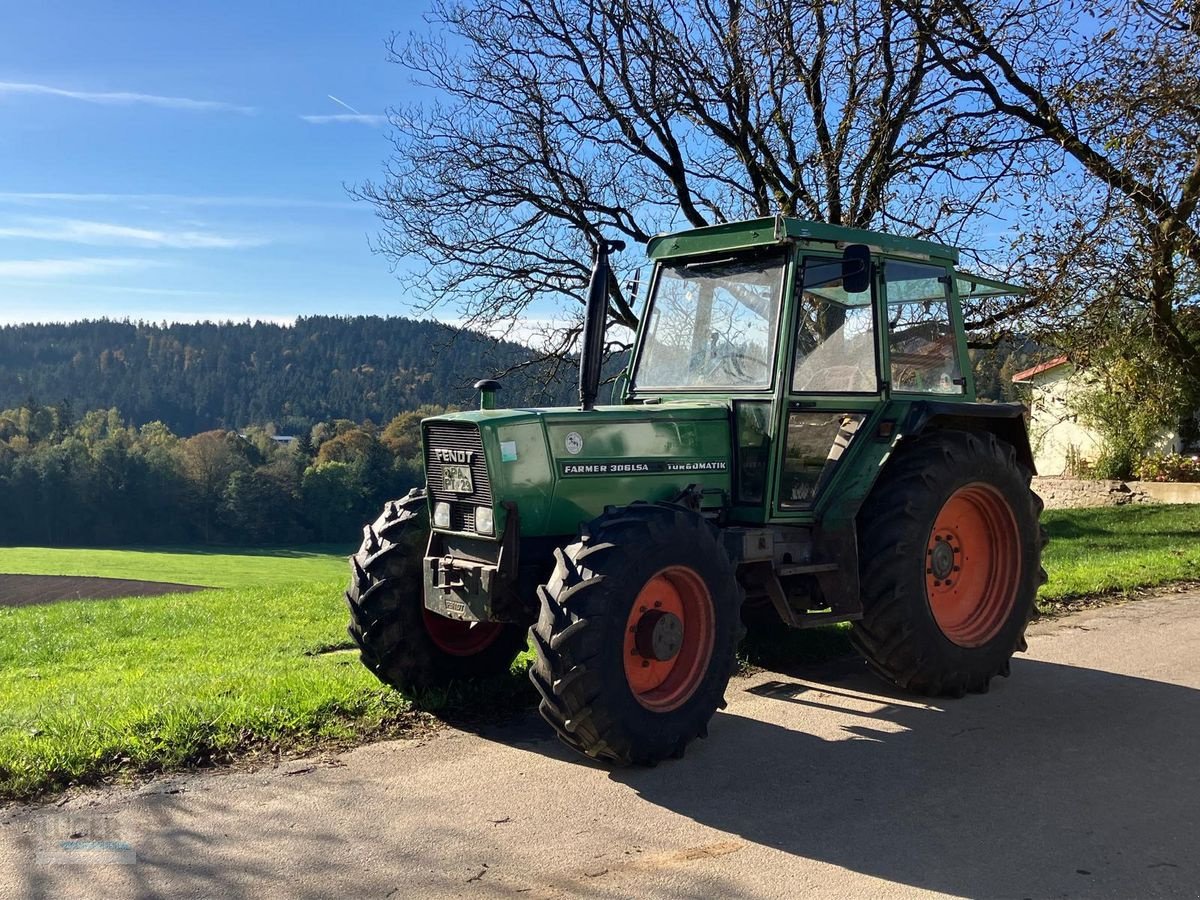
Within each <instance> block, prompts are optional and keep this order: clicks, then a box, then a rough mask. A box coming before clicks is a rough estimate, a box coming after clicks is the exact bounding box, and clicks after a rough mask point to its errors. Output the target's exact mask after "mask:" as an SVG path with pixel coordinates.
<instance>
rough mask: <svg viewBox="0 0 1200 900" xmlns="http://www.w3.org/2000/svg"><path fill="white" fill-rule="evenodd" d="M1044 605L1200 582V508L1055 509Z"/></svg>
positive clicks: (1047, 518)
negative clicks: (1187, 582) (1119, 592)
mask: <svg viewBox="0 0 1200 900" xmlns="http://www.w3.org/2000/svg"><path fill="white" fill-rule="evenodd" d="M1042 521H1043V524H1045V526H1046V530H1047V532H1048V533H1049V535H1050V544H1049V545H1048V546H1047V547H1046V552H1045V558H1044V561H1045V566H1046V571H1047V572H1048V573H1049V575H1050V581H1049V582H1048V583H1047V584H1046V586H1045V587H1043V588H1042V592H1041V595H1040V598H1041V600H1042V602H1043V603H1048V604H1053V602H1055V601H1060V600H1069V599H1072V598H1077V597H1084V596H1089V595H1093V594H1101V593H1111V592H1114V591H1128V590H1132V589H1134V588H1143V587H1153V586H1154V585H1158V584H1165V583H1167V582H1171V581H1193V580H1200V506H1196V505H1179V506H1167V505H1163V506H1152V505H1146V506H1142V505H1137V506H1120V507H1105V508H1102V509H1061V510H1049V511H1047V512H1046V513H1044V514H1043V517H1042Z"/></svg>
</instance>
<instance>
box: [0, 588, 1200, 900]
mask: <svg viewBox="0 0 1200 900" xmlns="http://www.w3.org/2000/svg"><path fill="white" fill-rule="evenodd" d="M729 699H730V705H729V708H728V710H726V711H725V712H723V713H718V714H717V716H716V718H715V719H714V721H713V725H712V728H711V736H710V738H709V739H708V740H707V741H703V742H700V743H699V744H697V745H695V746H694V747H693V748H692V749H691V750H690V751H689V753H688V755H687V758H686V759H684V760H682V761H679V762H672V763H669V764H663V765H661V766H659V767H658V768H656V769H640V770H620V771H611V770H609V769H606V768H602V767H598V766H594V765H591V764H589V763H587V762H586V761H580V760H577V759H575V758H574V757H573V756H571V755H570V754H568V753H567V752H566V751H565V750H562V749H560V747H559V745H558V744H557V743H556V742H555V741H553V740H552V739H550V738H549V736H548V734H547V731H546V729H545V728H544V727H542V726H541V725H540V724H539V723H538V722H537V721H536V720H535V719H530V720H528V721H522V722H519V723H516V724H514V725H510V726H508V727H505V728H503V729H494V730H492V731H489V732H486V733H483V734H468V733H464V732H461V731H455V730H445V731H442V732H439V733H436V734H434V735H433V736H432V737H430V738H427V739H425V740H420V741H416V740H414V741H397V742H389V743H381V744H376V745H373V746H369V747H364V748H361V749H359V750H356V751H354V752H351V753H346V754H343V755H341V756H339V757H336V758H331V759H329V760H325V761H323V762H317V761H311V760H309V761H305V760H299V761H296V760H293V761H291V762H285V763H284V764H283V765H281V766H280V767H279V768H277V769H273V770H266V771H258V772H230V773H224V774H220V773H218V774H199V775H188V776H179V777H173V778H162V779H158V780H155V781H153V782H151V783H150V784H148V785H144V786H142V787H140V788H137V789H132V788H130V789H107V790H100V791H93V792H88V793H85V794H82V795H79V796H76V797H74V798H72V799H71V800H69V801H68V802H66V803H65V804H64V805H61V806H56V805H52V806H48V807H42V808H37V809H30V808H24V807H9V808H7V809H5V810H3V811H0V894H8V895H12V896H22V897H24V896H35V897H42V896H45V897H77V896H78V897H102V898H119V897H134V896H138V897H143V896H170V897H179V898H184V897H222V898H225V897H228V898H240V897H255V898H257V897H269V896H280V897H285V896H286V897H314V898H316V897H330V896H346V897H418V896H420V897H431V896H462V897H496V896H499V897H508V896H517V897H531V898H532V897H558V896H571V897H588V898H591V897H627V896H638V897H648V896H653V897H697V898H698V897H717V896H725V897H803V896H813V897H846V896H856V897H868V896H869V897H909V896H923V895H932V894H950V895H965V896H971V897H1015V898H1024V897H1029V898H1034V897H1037V898H1041V897H1089V898H1090V897H1120V898H1133V897H1137V898H1143V897H1166V896H1170V897H1194V896H1197V893H1198V891H1200V752H1198V751H1200V594H1190V595H1179V596H1175V597H1170V598H1162V599H1156V600H1147V601H1142V602H1138V603H1130V604H1126V605H1122V606H1114V607H1108V608H1104V609H1100V610H1096V611H1091V612H1087V613H1082V614H1078V615H1075V616H1072V617H1069V618H1066V619H1062V620H1057V621H1054V622H1049V623H1042V624H1039V625H1037V626H1035V628H1034V629H1033V633H1032V636H1031V640H1030V652H1029V653H1028V654H1026V655H1023V656H1021V657H1018V661H1017V662H1016V663H1015V664H1014V667H1013V675H1012V678H1010V679H1008V680H1002V681H1000V682H999V683H998V684H997V685H996V686H995V687H994V688H993V690H992V691H991V693H990V694H987V695H985V696H974V697H969V698H966V699H964V700H956V701H945V702H938V703H933V704H930V703H923V702H918V701H914V700H913V699H912V698H907V697H904V696H901V695H899V694H896V693H893V692H890V691H888V690H885V689H882V688H881V685H880V684H879V683H878V682H876V681H875V680H874V679H872V678H871V677H870V676H869V675H868V674H867V673H866V672H864V671H863V669H862V666H861V665H860V664H858V663H857V662H855V661H850V660H845V661H838V662H835V663H833V664H826V665H824V666H822V667H820V669H819V670H817V669H808V670H800V671H796V672H791V673H788V674H777V673H764V674H760V675H757V676H755V677H753V678H749V679H740V680H737V681H735V682H734V683H733V684H732V685H731V686H730V691H729ZM63 842H66V843H65V844H64V843H63Z"/></svg>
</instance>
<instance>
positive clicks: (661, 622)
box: [633, 609, 683, 662]
mask: <svg viewBox="0 0 1200 900" xmlns="http://www.w3.org/2000/svg"><path fill="white" fill-rule="evenodd" d="M633 640H634V646H635V647H636V648H637V652H638V655H639V656H644V657H645V658H646V659H656V660H658V661H659V662H666V661H667V660H669V659H674V658H675V657H676V655H677V654H678V653H679V649H680V648H681V647H682V646H683V620H682V619H680V618H679V616H677V615H675V614H674V613H671V612H667V611H666V610H662V609H651V610H647V611H646V614H645V615H643V616H642V617H641V619H640V620H639V621H638V624H637V631H636V632H635V633H634V638H633Z"/></svg>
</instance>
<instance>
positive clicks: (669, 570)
mask: <svg viewBox="0 0 1200 900" xmlns="http://www.w3.org/2000/svg"><path fill="white" fill-rule="evenodd" d="M620 249H623V245H621V244H620V243H619V242H602V243H601V244H600V246H598V247H597V248H596V252H595V258H594V266H593V270H592V281H591V285H590V287H589V294H588V302H587V311H586V320H585V327H584V337H583V347H582V351H581V357H580V401H581V403H580V407H579V408H578V409H574V408H565V409H497V408H495V405H496V404H495V395H496V391H497V389H498V388H499V384H498V383H497V382H495V381H481V382H479V383H478V384H477V385H476V388H477V389H478V390H479V391H480V393H481V401H480V408H479V409H478V410H476V411H472V412H462V413H454V414H451V415H444V416H438V417H435V418H431V419H427V420H425V422H424V423H423V424H422V428H423V442H424V457H425V477H426V485H427V487H426V490H424V491H420V490H417V491H413V492H412V493H410V494H409V496H408V497H406V498H404V499H402V500H396V501H393V502H391V503H389V504H388V505H387V507H386V508H385V509H384V511H383V513H382V515H380V517H379V518H378V519H377V520H376V521H375V522H374V523H372V524H370V525H368V526H367V527H366V528H365V529H364V539H363V544H362V547H361V549H360V550H359V551H358V553H357V554H355V556H354V557H353V558H352V560H351V568H352V579H351V582H350V587H349V590H348V591H347V599H348V600H349V604H350V615H351V620H350V629H349V630H350V634H351V636H352V637H353V638H354V640H355V642H356V643H357V644H358V646H359V648H360V649H361V651H362V661H363V663H364V664H365V665H366V666H367V667H368V668H369V669H370V670H371V671H372V672H373V673H374V674H375V675H376V676H377V677H378V678H379V679H380V680H381V681H383V682H385V683H386V684H389V685H393V686H395V687H397V688H400V689H402V690H406V691H411V690H414V689H420V688H425V687H430V686H436V685H439V684H445V683H447V682H448V681H450V680H452V679H461V678H470V677H486V676H489V675H496V674H499V673H503V672H506V671H507V670H508V669H509V667H510V665H511V664H512V662H513V659H514V657H515V656H516V655H517V654H518V653H519V652H520V651H522V650H524V649H525V648H526V646H527V641H531V642H532V644H533V647H534V649H535V651H536V660H535V661H534V663H533V665H532V666H531V668H530V671H529V677H530V678H531V679H532V681H533V684H534V685H535V686H536V688H537V690H538V692H539V693H540V695H541V707H540V709H541V713H542V715H543V717H544V718H545V719H546V721H547V722H549V724H550V725H551V726H552V727H553V728H554V730H555V731H556V732H557V733H558V735H559V736H560V737H561V738H562V740H563V741H564V742H566V743H567V744H568V745H570V746H571V747H573V748H575V749H577V750H579V751H581V752H583V753H585V754H587V755H588V756H591V757H593V758H596V759H601V760H608V761H611V762H614V763H618V764H629V763H638V764H653V763H656V762H657V761H659V760H661V759H664V758H667V757H678V756H680V755H682V754H683V752H684V749H685V748H686V747H687V745H688V744H689V742H691V741H692V740H693V739H694V738H696V737H698V736H700V737H703V736H704V735H705V733H706V730H707V726H708V722H709V720H710V719H711V718H712V716H713V714H714V712H715V711H716V710H717V709H718V708H722V707H723V706H724V704H725V700H724V694H725V690H726V687H727V685H728V682H729V678H730V675H731V674H732V672H733V671H734V666H735V650H736V648H737V645H738V642H739V641H740V639H741V637H742V635H743V634H744V633H745V625H744V623H750V624H751V625H752V626H756V627H772V626H774V627H788V628H808V627H811V626H814V625H824V624H828V623H831V622H851V623H853V624H852V629H853V630H852V636H853V642H854V644H855V646H856V647H857V648H858V649H859V650H860V651H861V652H862V654H863V656H864V657H866V660H867V662H868V663H869V664H870V667H871V668H872V669H873V670H874V671H876V672H877V673H879V675H881V676H882V677H883V678H885V679H887V680H888V681H889V682H892V683H894V684H896V685H899V686H900V687H903V688H906V689H908V690H911V691H914V692H917V693H920V694H926V695H934V696H937V695H949V696H962V695H963V694H965V693H967V692H983V691H986V690H987V688H988V684H989V682H990V681H991V679H992V678H994V677H995V676H997V675H1007V674H1008V671H1009V661H1010V659H1011V657H1012V654H1013V653H1014V652H1015V651H1017V650H1023V649H1024V648H1025V640H1024V632H1025V626H1026V623H1027V622H1028V620H1029V617H1030V615H1031V613H1032V612H1033V610H1034V595H1035V594H1036V592H1037V588H1038V585H1039V584H1041V583H1042V582H1043V581H1044V580H1045V573H1044V572H1043V570H1042V568H1041V564H1040V562H1041V551H1042V545H1043V544H1044V538H1043V536H1042V531H1041V529H1040V527H1039V524H1038V517H1039V515H1040V512H1041V506H1042V505H1041V502H1040V501H1039V499H1038V498H1037V496H1036V495H1035V494H1033V493H1032V492H1031V490H1030V478H1031V476H1032V474H1033V471H1034V467H1033V459H1032V455H1031V453H1030V447H1029V440H1028V436H1027V433H1026V429H1025V422H1024V418H1023V416H1022V408H1021V407H1020V406H1019V405H1007V404H999V403H977V402H975V388H974V384H973V381H972V377H971V371H970V367H969V362H968V359H967V347H966V341H965V338H964V334H963V324H962V310H961V300H962V298H963V297H964V296H967V295H968V294H969V295H972V296H975V297H979V296H986V295H1003V294H1017V293H1022V292H1023V291H1022V289H1021V288H1019V287H1016V286H1014V285H1010V284H1005V283H1002V282H997V281H991V280H988V279H984V278H979V277H976V276H972V275H967V274H965V273H962V272H959V271H957V269H956V263H957V262H958V252H957V251H956V250H954V249H953V248H950V247H946V246H941V245H939V244H935V243H929V242H925V241H919V240H912V239H905V238H899V237H896V236H894V235H889V234H877V233H873V232H867V231H859V230H853V229H847V228H840V227H834V226H830V225H825V224H821V223H814V222H804V221H798V220H795V219H790V218H783V217H776V218H764V219H755V220H752V221H746V222H738V223H733V224H725V225H717V226H712V227H709V228H698V229H694V230H691V231H685V232H681V233H678V234H670V235H664V236H660V237H656V238H654V239H653V240H651V241H650V242H649V245H648V254H649V256H650V258H651V259H652V260H653V261H654V273H653V276H652V279H651V281H650V290H649V294H648V297H647V302H646V307H645V312H644V315H643V316H642V322H641V327H640V328H639V330H638V334H637V340H636V342H635V346H634V349H633V352H632V355H631V359H630V363H629V366H628V368H627V370H626V371H625V372H624V373H623V374H622V376H621V378H620V379H619V380H618V382H617V387H616V389H615V390H614V401H616V402H614V405H611V406H596V405H595V400H596V396H597V392H598V388H599V382H600V369H601V359H602V353H603V343H604V341H603V332H604V322H605V314H606V311H607V310H606V307H607V303H608V294H609V279H610V270H609V263H608V256H609V253H610V252H613V251H614V250H620Z"/></svg>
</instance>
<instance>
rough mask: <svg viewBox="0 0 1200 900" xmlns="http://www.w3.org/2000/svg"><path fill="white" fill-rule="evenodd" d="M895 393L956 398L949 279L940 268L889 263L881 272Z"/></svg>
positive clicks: (958, 372) (958, 380) (958, 378)
mask: <svg viewBox="0 0 1200 900" xmlns="http://www.w3.org/2000/svg"><path fill="white" fill-rule="evenodd" d="M883 281H884V291H885V296H886V300H887V319H888V322H887V326H888V354H889V358H890V366H891V383H892V390H894V391H909V392H913V393H932V394H961V393H962V392H963V391H964V390H965V383H966V382H965V381H964V379H963V377H962V366H961V364H960V362H959V359H958V342H957V340H956V338H955V334H954V326H953V324H952V323H951V320H950V279H949V278H948V277H947V275H946V270H945V269H944V268H942V267H941V266H930V265H924V264H921V263H910V262H899V261H896V260H888V261H887V262H886V263H884V267H883Z"/></svg>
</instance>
